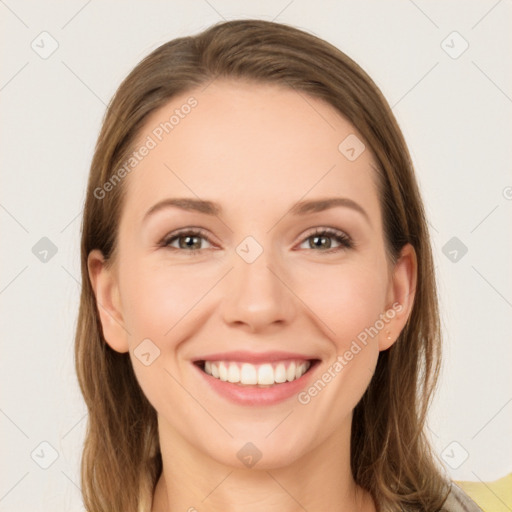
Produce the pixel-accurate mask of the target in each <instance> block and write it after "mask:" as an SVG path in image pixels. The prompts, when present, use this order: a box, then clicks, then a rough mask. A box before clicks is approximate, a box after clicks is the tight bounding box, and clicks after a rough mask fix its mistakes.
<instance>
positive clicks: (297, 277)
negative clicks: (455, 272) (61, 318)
mask: <svg viewBox="0 0 512 512" xmlns="http://www.w3.org/2000/svg"><path fill="white" fill-rule="evenodd" d="M191 95H193V96H194V97H195V98H196V99H197V101H198V105H197V107H196V108H195V109H193V110H192V111H191V113H190V114H189V115H188V116H186V117H185V118H184V119H182V120H180V124H179V125H177V126H176V127H175V128H174V129H173V131H172V132H171V133H170V134H169V135H167V136H166V137H165V138H164V139H163V140H162V142H160V143H159V144H158V145H157V147H156V148H154V149H152V150H151V151H150V153H149V155H148V156H146V157H145V158H144V160H143V161H142V162H141V163H139V164H138V166H137V167H136V170H134V171H133V172H132V173H131V174H129V175H128V177H127V178H125V182H124V183H123V186H127V195H126V200H125V203H124V207H123V210H122V216H121V221H120V225H119V232H118V234H119V237H118V244H119V245H118V249H119V251H118V253H117V257H116V259H115V261H113V262H112V264H111V265H106V264H105V262H104V259H103V256H102V254H101V253H100V252H99V251H97V250H96V251H93V252H91V254H90V255H89V273H90V277H91V282H92V284H93V288H94V290H95V294H96V296H97V299H98V301H99V303H100V304H101V307H100V308H99V310H100V317H101V322H102V326H103V331H104V335H105V339H106V341H107V342H108V344H109V345H110V346H111V347H112V348H113V349H114V350H116V351H119V352H127V351H129V352H130V356H131V359H132V364H133V367H134V370H135V373H136V376H137V379H138V381H139V383H140V385H141V387H142V389H143V391H144V393H145V395H146V396H147V397H148V399H149V401H150V402H151V403H152V405H153V406H154V407H155V409H156V411H157V413H158V422H159V436H160V444H161V449H162V457H163V466H164V469H163V474H162V477H161V478H160V480H159V481H158V483H157V486H156V490H155V495H154V500H153V508H152V511H153V512H160V511H162V512H163V511H171V510H172V511H185V510H194V509H197V510H199V511H210V512H214V511H223V512H226V511H228V512H229V511H234V510H245V511H249V512H251V511H256V510H258V511H261V510H266V511H270V512H274V511H279V512H292V511H296V510H302V509H303V508H304V509H306V510H309V511H322V510H350V511H354V510H364V511H367V512H370V511H374V510H376V508H375V504H374V503H373V500H372V499H371V497H370V496H369V494H368V493H366V492H364V491H363V490H362V489H361V488H359V487H358V486H357V485H356V484H355V482H354V480H353V478H352V475H351V471H350V431H351V424H352V411H353V409H354V407H355V405H356V404H357V403H358V401H359V400H360V398H361V397H362V395H363V393H364V391H365V390H366V388H367V386H368V384H369V382H370V380H371V377H372V375H373V372H374V369H375V366H376V363H377V358H378V355H379V351H381V350H386V349H387V348H389V347H390V346H391V345H392V344H393V343H394V342H395V340H396V338H397V337H398V335H399V333H400V331H401V330H402V329H403V327H404V325H405V323H406V321H407V318H408V316H409V314H410V311H411V308H412V303H413V299H414V288H415V282H416V281H415V280H416V272H417V267H416V257H415V254H414V250H413V248H412V247H411V246H410V245H407V246H405V247H404V249H403V250H402V253H401V256H400V258H399V259H398V261H397V263H396V264H395V265H394V266H393V265H391V263H390V262H389V261H388V260H387V258H386V253H385V242H384V234H383V227H382V217H381V211H380V205H379V196H378V191H377V187H376V181H375V170H374V169H372V167H371V165H372V164H374V160H373V156H372V154H371V151H370V150H369V149H368V148H367V149H366V150H365V151H364V152H363V153H362V154H361V155H360V156H359V157H358V158H357V159H356V160H355V161H353V162H351V161H349V160H348V159H347V158H345V156H344V155H343V154H342V153H341V152H340V151H339V150H338V145H339V144H340V142H341V141H342V140H344V139H345V138H346V137H347V136H348V135H349V134H356V135H357V131H356V130H355V128H354V127H353V126H352V125H351V124H350V123H349V122H348V121H347V120H345V119H344V118H343V117H342V116H341V115H339V114H338V113H337V111H336V110H335V109H333V107H331V106H330V105H328V104H327V103H324V102H322V101H321V100H317V99H314V98H312V97H307V96H305V95H303V94H298V93H296V92H294V91H293V90H289V89H286V88H281V87H278V86H274V85H254V84H248V83H243V82H234V81H227V80H217V81H215V82H214V83H212V84H211V85H210V86H209V87H207V88H206V89H203V90H201V89H198V90H194V91H188V92H187V93H186V94H183V95H181V96H177V97H175V98H173V99H172V101H170V103H169V104H168V105H167V106H165V107H164V108H161V109H160V110H158V111H156V112H154V113H153V114H152V115H151V117H150V118H149V119H148V120H147V122H146V124H145V126H144V128H143V129H142V130H141V132H140V137H139V140H140V141H144V140H145V139H146V137H147V136H148V135H150V134H151V133H152V130H154V128H155V127H156V126H158V124H159V123H160V122H163V121H165V120H166V119H168V118H169V115H170V114H172V111H173V110H174V109H175V108H180V106H181V105H183V104H184V103H185V102H186V100H187V98H188V97H190V96H191ZM359 138H360V139H361V138H362V137H361V136H359ZM328 171H329V172H328ZM170 197H192V198H195V199H197V198H198V197H199V198H201V199H205V200H211V201H215V202H217V203H219V205H220V206H221V207H222V213H220V214H219V215H218V216H210V215H206V214H203V213H197V212H187V211H183V210H180V209H177V208H167V209H163V210H160V211H159V212H157V213H155V214H154V215H152V216H150V217H149V219H148V220H147V221H145V222H143V217H144V215H145V213H146V212H147V211H148V210H149V209H150V208H151V207H152V206H153V205H155V204H156V203H158V202H159V201H161V200H163V199H166V198H170ZM323 197H345V198H349V199H351V200H353V201H355V202H357V203H358V204H359V205H360V206H361V207H362V208H363V209H364V211H365V212H366V214H367V217H368V218H365V216H364V215H362V214H361V213H359V212H358V211H356V210H355V209H353V208H349V207H335V208H331V209H328V210H325V211H321V212H316V213H310V214H307V215H304V216H293V215H291V214H287V215H285V214H286V213H287V212H288V210H289V209H290V208H291V207H292V206H293V205H294V204H295V203H296V202H297V201H299V200H306V199H318V198H323ZM186 227H201V228H203V230H204V231H205V232H206V234H207V236H208V238H209V240H210V241H211V242H208V241H207V240H205V239H202V238H200V239H199V240H196V241H195V243H196V244H197V245H196V246H199V247H200V250H199V251H198V252H197V253H196V254H195V255H190V254H189V253H187V250H188V251H189V252H190V250H189V249H186V248H185V249H184V248H181V249H180V248H179V247H180V246H179V239H174V241H173V242H172V246H173V247H174V248H175V249H174V251H173V250H172V249H170V248H168V247H167V248H165V247H161V246H159V245H158V242H159V241H160V240H161V239H162V238H164V237H165V236H166V235H168V234H171V233H173V232H174V231H176V230H177V229H180V228H186ZM317 227H319V228H329V227H330V228H334V229H338V230H341V231H343V232H344V233H346V234H347V235H349V236H350V238H351V239H352V240H353V242H354V246H353V247H352V248H345V247H343V246H342V245H340V243H339V242H337V241H336V239H335V238H333V237H332V236H328V237H327V240H324V242H327V243H329V242H330V243H331V246H330V247H331V249H330V250H331V251H332V250H333V249H335V248H338V250H337V251H335V252H330V253H327V252H326V249H324V248H322V247H318V246H315V245H314V242H313V239H312V238H311V231H313V228H317ZM247 236H252V237H253V238H254V239H255V240H257V242H258V243H259V244H260V246H261V247H262V249H263V252H262V254H261V255H260V256H259V257H258V258H257V259H256V260H255V261H254V262H253V263H247V262H246V261H244V259H242V258H241V257H240V256H239V255H238V254H237V252H236V248H237V246H238V245H239V244H240V242H242V241H243V240H244V239H245V238H246V237H247ZM182 243H183V241H182ZM201 244H202V245H201ZM182 247H183V246H182ZM327 247H328V246H327ZM327 250H328V249H327ZM228 271H229V272H228ZM394 303H399V304H401V306H402V307H401V309H400V311H399V312H396V311H395V315H394V317H393V319H392V320H390V321H389V323H387V325H386V328H385V329H383V330H381V331H380V332H379V333H378V335H377V336H375V337H374V338H370V339H369V340H368V343H367V345H366V346H364V347H363V349H362V350H361V351H360V352H359V353H358V354H357V355H355V356H354V357H353V359H352V360H351V361H350V362H348V364H346V366H345V367H344V368H343V370H342V371H341V372H339V374H338V375H337V376H336V378H334V379H332V381H331V382H330V383H329V384H328V385H327V386H325V388H324V389H323V390H322V391H321V392H320V393H318V395H317V396H315V397H314V398H312V399H311V401H310V402H309V403H308V404H306V405H302V404H300V403H299V402H298V400H297V397H292V398H291V399H287V400H285V401H284V402H281V403H278V404H274V405H271V406H268V405H267V406H247V405H238V404H234V403H232V402H230V401H228V400H227V399H225V398H224V397H221V396H219V395H217V394H216V393H214V392H213V391H212V390H211V389H210V388H209V386H207V385H206V383H205V379H203V378H202V376H201V375H199V374H198V373H197V370H196V369H195V368H193V366H192V363H191V361H192V360H194V358H197V357H199V356H201V355H205V354H211V353H214V352H224V351H231V350H248V351H252V352H265V351H271V350H282V351H290V352H299V353H301V354H306V355H311V356H314V357H316V358H318V359H320V363H319V365H318V366H317V367H316V368H315V369H314V371H315V378H314V379H313V380H312V381H311V382H313V381H314V380H316V379H318V378H319V377H321V375H322V373H323V372H325V371H326V370H327V369H328V368H329V367H330V366H332V365H333V363H334V362H335V361H336V357H337V355H342V354H343V353H345V351H346V350H347V349H349V347H350V345H351V343H352V341H353V340H355V339H356V337H357V335H358V334H359V333H361V332H362V331H364V329H365V328H368V327H370V326H372V325H374V324H375V322H376V320H377V319H378V318H379V315H381V314H383V313H385V312H386V311H387V310H390V309H392V305H393V304H394ZM146 338H149V339H150V340H151V341H152V342H153V343H154V344H155V345H156V346H157V347H158V348H159V350H160V356H159V357H158V358H157V359H156V360H154V362H153V363H152V364H151V365H149V366H145V365H144V364H141V362H140V361H139V360H138V359H137V358H136V357H135V356H134V353H133V351H134V349H135V348H136V347H137V346H138V345H139V344H140V343H141V341H142V340H144V339H146ZM388 338H389V339H388ZM248 441H250V442H252V443H253V444H254V445H255V446H256V447H257V448H258V449H259V451H260V452H261V453H262V458H261V460H260V461H258V463H257V464H256V465H255V466H254V467H253V468H251V469H249V468H247V467H245V466H244V464H243V463H242V462H241V461H240V460H239V459H238V458H237V452H238V451H239V450H240V448H241V447H242V446H244V445H245V444H246V443H247V442H248ZM192 507H194V508H192Z"/></svg>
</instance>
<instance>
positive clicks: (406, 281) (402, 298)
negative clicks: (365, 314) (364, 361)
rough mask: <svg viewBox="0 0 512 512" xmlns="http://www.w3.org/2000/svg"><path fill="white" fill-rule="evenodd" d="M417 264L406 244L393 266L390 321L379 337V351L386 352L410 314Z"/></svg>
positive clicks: (414, 252) (389, 301) (389, 300)
mask: <svg viewBox="0 0 512 512" xmlns="http://www.w3.org/2000/svg"><path fill="white" fill-rule="evenodd" d="M417 272H418V263H417V258H416V251H415V250H414V247H413V246H412V245H411V244H406V245H405V246H404V247H403V248H402V250H401V252H400V256H399V258H398V260H397V262H396V264H395V266H394V269H393V275H392V279H391V282H390V288H389V292H388V304H389V306H388V309H387V311H386V313H385V314H386V316H387V317H388V318H389V319H390V320H389V323H388V324H387V325H386V328H385V329H384V332H383V333H382V335H381V336H380V337H379V350H380V351H382V350H387V349H388V348H389V347H390V346H391V345H393V343H395V341H396V340H397V339H398V337H399V335H400V333H401V332H402V330H403V328H404V327H405V325H406V323H407V320H408V319H409V316H410V314H411V312H412V307H413V305H414V296H415V292H416V282H417Z"/></svg>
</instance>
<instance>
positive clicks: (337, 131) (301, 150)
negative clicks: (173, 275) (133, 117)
mask: <svg viewBox="0 0 512 512" xmlns="http://www.w3.org/2000/svg"><path fill="white" fill-rule="evenodd" d="M361 139H362V137H361V136H360V134H359V133H358V132H357V130H356V129H355V128H354V126H352V125H351V123H350V122H349V121H347V120H346V119H345V118H344V117H343V116H342V115H341V114H339V113H338V112H337V110H336V109H334V107H332V106H331V105H329V104H327V103H325V102H324V101H322V100H320V99H316V98H313V97H311V96H309V95H306V94H305V93H303V92H297V91H295V90H293V89H289V88H284V87H281V86H276V85H273V84H254V83H247V82H241V81H228V80H216V81H214V82H213V83H211V84H210V85H208V86H207V87H206V88H203V89H201V88H198V89H195V90H191V91H188V92H186V93H183V94H181V95H179V96H176V97H174V98H173V99H172V100H170V101H169V103H167V104H166V105H165V106H164V107H162V108H160V109H159V110H157V111H155V112H153V113H152V114H151V115H150V117H149V118H148V119H147V120H146V122H145V125H144V127H143V128H142V129H141V131H140V133H139V134H138V138H137V142H136V144H135V149H136V150H137V148H141V147H142V146H143V145H147V146H148V147H151V149H150V150H149V151H145V153H146V155H145V156H144V157H143V158H142V159H141V160H140V162H139V163H138V164H137V165H136V167H135V168H134V170H133V171H132V172H130V174H129V176H128V178H127V181H128V183H127V184H126V185H128V194H127V198H128V201H130V197H131V198H132V199H133V198H136V199H137V203H138V204H139V205H140V206H141V207H142V206H143V205H144V206H148V207H149V206H151V204H149V203H154V202H156V201H158V200H162V199H164V198H165V197H170V196H187V197H193V196H197V197H201V198H204V199H210V200H213V201H218V202H220V203H222V204H224V203H225V202H227V203H231V204H233V205H238V206H240V205H241V204H243V205H245V206H246V207H247V208H248V209H250V208H252V209H253V210H254V209H255V208H256V209H258V208H259V209H261V208H262V207H263V206H269V205H282V204H283V202H285V203H286V204H287V205H288V203H293V202H294V201H299V200H301V199H304V198H306V199H307V198H309V197H315V196H316V197H319V196H326V195H332V196H335V195H342V196H345V197H349V198H352V199H354V200H358V201H361V202H364V203H366V206H365V207H366V208H367V209H368V210H370V211H369V213H370V214H372V209H374V210H375V211H374V212H373V213H374V214H375V215H378V211H377V210H376V208H377V207H378V197H377V191H376V186H375V171H374V169H372V165H373V164H374V160H373V156H372V154H371V151H370V150H369V148H366V150H363V151H362V153H361V154H360V155H359V156H357V154H358V153H359V152H360V151H361V150H362V148H363V147H364V146H363V143H362V141H361ZM340 144H341V146H340ZM347 149H348V150H349V152H348V153H347ZM352 149H354V151H352ZM354 153H355V155H356V156H357V158H356V159H354V158H353V157H354Z"/></svg>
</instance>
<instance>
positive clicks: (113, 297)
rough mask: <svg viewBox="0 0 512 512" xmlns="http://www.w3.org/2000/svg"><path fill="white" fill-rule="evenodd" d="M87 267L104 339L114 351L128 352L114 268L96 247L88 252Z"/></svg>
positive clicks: (126, 333) (126, 332) (126, 334)
mask: <svg viewBox="0 0 512 512" xmlns="http://www.w3.org/2000/svg"><path fill="white" fill-rule="evenodd" d="M87 267H88V270H89V279H90V280H91V285H92V288H93V290H94V295H95V297H96V304H97V308H98V313H99V317H100V321H101V326H102V329H103V336H104V338H105V341H106V342H107V343H108V344H109V346H110V347H111V348H112V349H113V350H115V351H116V352H121V353H124V352H128V350H129V344H128V331H127V330H126V328H125V326H124V319H123V311H122V307H121V300H120V295H119V287H118V283H117V279H116V275H115V272H114V268H113V267H112V266H108V265H107V264H106V262H105V258H104V257H103V254H102V253H101V251H100V250H98V249H95V250H93V251H91V252H90V253H89V256H88V258H87Z"/></svg>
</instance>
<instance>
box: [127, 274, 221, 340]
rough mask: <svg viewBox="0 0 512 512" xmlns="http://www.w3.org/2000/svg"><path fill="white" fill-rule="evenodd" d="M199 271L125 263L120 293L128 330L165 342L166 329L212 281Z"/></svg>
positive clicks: (184, 313) (194, 304)
mask: <svg viewBox="0 0 512 512" xmlns="http://www.w3.org/2000/svg"><path fill="white" fill-rule="evenodd" d="M210 273H211V272H210ZM202 274H203V272H201V271H200V269H199V267H197V270H196V269H194V268H193V267H192V268H185V266H181V267H180V266H175V267H169V266H165V265H147V266H142V265H139V266H133V268H130V266H127V267H126V271H125V275H124V278H125V279H124V281H122V282H124V283H125V286H124V288H123V290H122V295H123V297H124V298H126V300H125V301H124V303H123V308H124V311H125V320H126V323H127V328H128V330H129V332H130V333H133V335H136V336H139V337H140V336H143V337H149V338H151V337H154V338H155V339H157V340H162V341H163V339H164V338H165V339H166V340H167V343H168V341H169V336H168V334H169V332H170V331H171V330H173V329H174V327H175V326H177V325H179V322H181V320H182V319H183V318H184V317H185V316H187V318H188V315H189V314H190V313H192V312H193V309H194V307H195V306H196V305H197V304H198V301H200V299H201V297H202V296H203V295H205V294H206V293H207V291H208V289H209V288H211V286H212V283H214V282H215V280H212V277H211V276H205V275H202Z"/></svg>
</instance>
